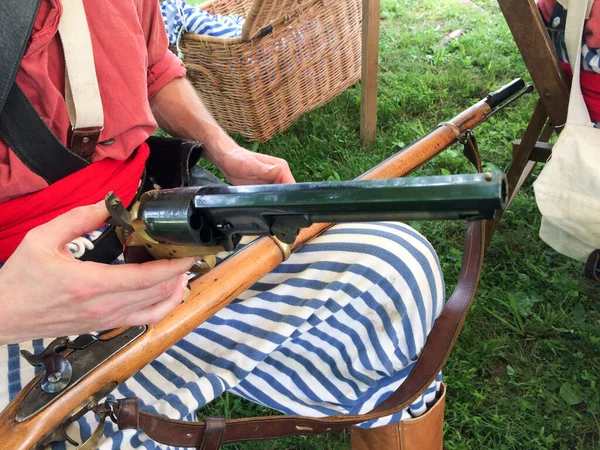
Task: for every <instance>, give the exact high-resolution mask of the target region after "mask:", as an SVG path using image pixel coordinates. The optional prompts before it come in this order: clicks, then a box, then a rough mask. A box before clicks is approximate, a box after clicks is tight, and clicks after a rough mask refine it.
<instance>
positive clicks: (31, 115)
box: [0, 0, 89, 184]
mask: <svg viewBox="0 0 600 450" xmlns="http://www.w3.org/2000/svg"><path fill="white" fill-rule="evenodd" d="M40 3H41V0H2V2H0V111H1V112H0V136H1V137H2V138H4V140H5V141H6V143H7V144H8V146H9V147H10V148H11V150H12V151H13V152H14V153H15V154H16V155H17V156H18V157H19V159H20V160H21V161H22V162H23V163H24V164H25V165H26V166H27V167H28V168H29V169H30V170H31V171H32V172H34V173H36V174H38V175H39V176H41V177H42V178H43V179H44V180H46V182H47V183H48V184H52V183H54V182H56V181H58V180H60V179H62V178H64V177H66V176H68V175H71V174H72V173H74V172H76V171H78V170H81V169H83V168H84V167H86V166H87V165H88V164H89V163H88V162H87V161H86V160H84V159H82V158H80V157H79V156H77V155H75V154H74V153H72V152H71V151H70V150H69V149H67V148H66V147H65V146H64V145H63V144H62V143H61V142H60V141H59V139H58V138H57V137H56V136H55V135H54V134H53V133H52V131H50V129H49V128H48V127H47V126H46V123H45V122H44V120H43V119H42V118H41V117H40V115H39V114H38V112H37V111H36V109H35V108H34V106H33V105H32V104H31V102H30V101H29V100H28V99H27V97H26V96H25V94H24V93H23V91H22V90H21V89H20V88H19V87H18V86H17V83H16V82H15V81H14V80H15V76H16V74H17V70H18V68H19V65H20V64H21V59H22V58H23V54H24V53H25V48H26V47H27V42H28V40H29V36H30V34H31V30H32V28H33V24H34V22H35V18H36V17H37V13H38V10H39V6H40Z"/></svg>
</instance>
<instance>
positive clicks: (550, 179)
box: [533, 0, 600, 262]
mask: <svg viewBox="0 0 600 450" xmlns="http://www.w3.org/2000/svg"><path fill="white" fill-rule="evenodd" d="M592 3H593V0H569V6H568V13H567V23H566V29H565V41H566V44H567V53H568V55H569V61H570V63H571V67H572V69H573V83H572V86H571V94H570V98H569V111H568V114H567V123H566V125H565V127H564V129H563V131H562V133H561V134H560V136H559V138H558V140H557V142H556V143H555V144H554V147H553V149H552V156H551V158H550V160H549V161H548V162H547V163H546V166H545V167H544V169H543V170H542V172H541V174H540V176H539V177H538V179H537V180H536V181H535V183H534V184H533V188H534V191H535V198H536V202H537V205H538V208H539V210H540V212H541V213H542V216H543V217H542V225H541V228H540V238H541V239H542V240H543V241H544V242H546V243H547V244H548V245H550V246H551V247H552V248H554V249H555V250H556V251H558V252H559V253H562V254H563V255H566V256H569V257H571V258H574V259H577V260H579V261H583V262H585V261H586V260H587V258H588V257H589V255H590V254H591V253H592V252H593V251H594V250H596V249H600V129H597V128H594V124H593V123H592V121H591V120H590V116H589V113H588V110H587V107H586V105H585V102H584V100H583V95H582V94H581V86H580V81H579V76H580V71H581V47H582V37H583V28H584V22H585V18H586V12H587V11H588V10H589V6H591V5H592Z"/></svg>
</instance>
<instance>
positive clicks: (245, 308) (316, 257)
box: [0, 222, 445, 450]
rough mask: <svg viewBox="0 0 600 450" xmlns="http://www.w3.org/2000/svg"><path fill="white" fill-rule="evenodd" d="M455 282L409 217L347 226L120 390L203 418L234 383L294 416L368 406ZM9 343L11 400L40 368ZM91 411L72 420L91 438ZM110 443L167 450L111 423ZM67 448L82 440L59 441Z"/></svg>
mask: <svg viewBox="0 0 600 450" xmlns="http://www.w3.org/2000/svg"><path fill="white" fill-rule="evenodd" d="M444 289H445V288H444V281H443V277H442V273H441V269H440V265H439V261H438V259H437V256H436V254H435V252H434V250H433V249H432V247H431V245H430V244H429V243H428V242H427V240H426V239H425V238H424V237H423V236H421V235H420V234H419V233H417V232H416V231H415V230H414V229H412V228H410V227H409V226H407V225H404V224H399V223H392V222H381V223H370V224H345V225H337V226H335V227H333V228H332V229H330V230H329V231H327V232H326V233H324V234H323V235H321V236H319V237H318V238H316V239H314V240H313V241H311V242H310V243H308V244H307V245H305V246H304V247H302V248H301V249H300V250H299V251H298V252H297V253H295V254H293V255H292V256H291V257H290V259H289V260H288V261H286V262H284V263H282V264H281V265H280V266H279V267H277V269H275V270H274V271H273V272H272V273H270V274H268V275H266V276H265V277H264V278H262V279H261V280H260V281H259V282H258V283H256V284H255V285H254V286H252V287H251V288H250V289H248V290H247V291H245V292H244V293H243V294H242V295H241V296H240V297H239V298H238V299H236V300H235V301H234V302H233V303H231V304H230V305H229V306H228V307H226V308H225V309H223V310H222V311H220V312H219V313H217V314H216V315H215V316H213V317H212V318H211V319H210V320H208V321H207V322H206V323H205V324H203V325H202V326H200V327H199V328H197V329H196V330H195V331H194V332H193V333H191V334H190V335H188V336H187V337H186V338H185V339H183V340H182V341H180V342H179V343H178V344H176V345H175V346H173V347H172V348H171V349H169V350H168V351H167V352H166V353H164V354H163V355H161V356H160V357H159V358H158V359H156V360H155V361H153V362H152V363H150V364H149V365H148V366H146V367H145V368H144V369H143V370H142V371H140V372H139V373H137V374H136V375H134V376H133V377H132V378H130V379H129V380H128V381H127V382H125V383H124V384H123V385H122V386H120V387H119V388H118V389H117V390H116V391H115V392H114V395H115V396H116V397H129V396H135V397H139V398H140V399H141V400H142V402H143V405H144V406H143V409H145V410H147V411H149V412H153V413H159V414H163V415H166V416H168V417H171V418H173V419H184V420H196V419H197V416H196V414H197V411H198V409H199V408H201V407H202V406H203V405H205V404H207V403H209V402H211V401H212V400H214V399H215V398H216V397H218V396H219V395H221V394H222V393H223V392H225V391H229V392H232V393H234V394H237V395H240V396H242V397H245V398H247V399H249V400H251V401H253V402H256V403H259V404H262V405H265V406H267V407H269V408H273V409H276V410H279V411H282V412H284V413H286V414H302V415H310V416H326V415H332V414H339V413H344V414H358V413H362V412H366V411H369V410H370V409H372V408H373V407H374V406H376V405H377V404H379V403H381V402H382V401H383V400H384V399H385V398H387V397H388V396H389V395H390V394H391V392H393V391H394V390H395V389H396V388H397V387H398V386H399V385H400V383H402V381H403V380H404V379H405V378H406V376H407V375H408V373H409V372H410V371H411V369H412V368H413V367H414V364H415V362H416V361H417V358H418V356H419V354H420V352H421V349H422V347H423V345H424V343H425V340H426V338H427V335H428V333H429V332H430V330H431V328H432V326H433V323H434V321H435V319H436V318H437V316H438V315H439V314H440V312H441V310H442V308H443V304H444ZM48 342H49V341H48V340H41V339H39V340H35V341H33V342H30V343H26V344H21V345H8V346H4V347H0V380H2V381H1V382H0V408H4V407H5V406H6V404H7V403H8V401H9V400H10V399H12V398H14V397H15V395H17V393H18V392H19V391H20V390H21V388H22V387H23V386H24V385H25V383H26V382H27V381H29V380H30V379H31V378H32V377H33V375H34V372H35V370H34V368H32V367H30V366H28V365H27V364H26V363H25V361H24V360H23V359H21V358H20V356H19V350H21V349H28V350H30V351H36V352H40V351H41V350H42V349H43V348H44V346H45V345H47V344H48ZM440 382H441V375H440V376H439V377H438V379H437V380H436V381H435V382H434V383H433V384H432V385H431V386H430V387H429V389H427V391H426V392H425V393H424V395H423V396H422V397H421V398H419V399H418V400H417V401H416V402H414V404H413V405H412V406H411V407H410V408H408V409H407V410H405V411H402V412H400V413H397V414H395V415H394V416H393V417H387V418H383V419H379V420H376V421H372V422H370V423H366V424H363V425H362V426H364V427H373V426H381V425H386V424H389V423H393V422H396V421H399V420H402V419H407V418H411V417H415V416H419V415H421V414H423V413H424V412H425V411H426V409H427V407H428V406H429V405H431V404H432V403H433V402H434V401H435V399H436V393H437V392H438V390H439V386H440ZM95 425H96V418H95V417H94V416H93V415H90V414H88V415H87V416H85V417H84V418H82V419H80V420H79V421H78V422H76V423H75V424H73V425H72V426H70V428H69V430H68V432H69V435H70V436H72V437H74V438H75V439H76V440H79V442H81V440H82V439H86V438H87V437H88V436H89V435H90V434H91V433H92V431H93V430H94V428H95ZM104 435H105V439H104V441H103V443H102V444H101V446H100V448H101V449H103V450H107V449H129V448H145V449H159V448H168V447H166V446H161V445H160V444H157V443H155V442H154V441H152V440H151V439H149V438H148V436H146V435H145V434H144V433H138V432H135V431H133V430H126V431H118V430H117V429H116V428H115V426H114V425H113V424H112V423H107V424H106V425H105V427H104ZM54 448H56V449H65V448H71V447H70V446H69V445H68V444H64V443H60V444H55V445H54Z"/></svg>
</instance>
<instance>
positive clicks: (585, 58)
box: [546, 24, 600, 73]
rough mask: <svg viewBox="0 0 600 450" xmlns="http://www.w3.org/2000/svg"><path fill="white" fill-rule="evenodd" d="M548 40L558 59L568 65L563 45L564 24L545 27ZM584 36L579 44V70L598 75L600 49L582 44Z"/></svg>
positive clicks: (567, 57)
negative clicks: (548, 36) (552, 45)
mask: <svg viewBox="0 0 600 450" xmlns="http://www.w3.org/2000/svg"><path fill="white" fill-rule="evenodd" d="M546 29H547V30H548V34H549V35H550V40H551V41H552V43H553V44H554V48H555V50H556V53H557V54H558V58H559V59H560V60H561V61H562V62H564V63H567V64H568V63H569V55H568V54H567V45H566V43H565V24H560V25H559V26H558V27H553V26H551V25H550V26H547V27H546ZM584 40H585V36H584V37H582V42H581V68H582V69H583V70H586V71H588V72H595V73H600V49H598V48H591V47H588V45H587V44H586V43H585V42H584Z"/></svg>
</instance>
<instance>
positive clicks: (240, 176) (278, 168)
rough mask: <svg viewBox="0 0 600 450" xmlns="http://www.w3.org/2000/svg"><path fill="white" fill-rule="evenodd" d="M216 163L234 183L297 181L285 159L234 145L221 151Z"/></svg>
mask: <svg viewBox="0 0 600 450" xmlns="http://www.w3.org/2000/svg"><path fill="white" fill-rule="evenodd" d="M214 163H215V165H216V166H217V167H218V169H219V170H220V171H221V173H222V174H223V175H224V176H225V178H227V180H229V182H230V183H232V184H234V185H238V186H239V185H248V184H280V183H295V180H294V176H293V175H292V172H291V171H290V167H289V165H288V163H287V161H286V160H285V159H281V158H276V157H275V156H269V155H263V154H261V153H256V152H253V151H250V150H246V149H245V148H242V147H239V146H237V145H233V146H232V147H231V148H230V149H227V150H224V151H221V152H219V155H218V157H216V158H214Z"/></svg>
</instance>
